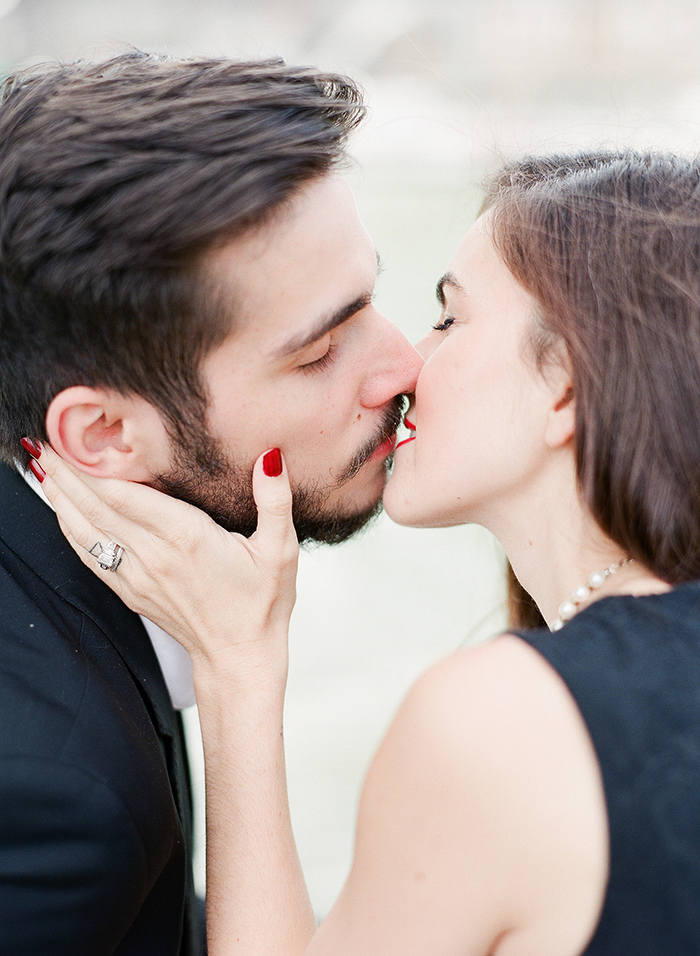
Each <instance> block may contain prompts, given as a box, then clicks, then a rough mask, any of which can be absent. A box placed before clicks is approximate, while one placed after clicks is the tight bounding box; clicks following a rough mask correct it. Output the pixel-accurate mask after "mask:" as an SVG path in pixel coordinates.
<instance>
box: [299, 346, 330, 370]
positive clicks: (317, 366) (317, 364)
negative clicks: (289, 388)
mask: <svg viewBox="0 0 700 956" xmlns="http://www.w3.org/2000/svg"><path fill="white" fill-rule="evenodd" d="M335 349H336V346H335V345H333V344H331V345H329V346H328V351H327V352H325V353H324V354H323V355H322V356H321V358H318V359H315V360H314V361H313V362H307V363H306V365H300V366H299V368H300V369H301V371H302V372H320V371H321V370H322V369H324V368H326V366H328V365H330V364H331V362H332V361H333V359H334V358H335Z"/></svg>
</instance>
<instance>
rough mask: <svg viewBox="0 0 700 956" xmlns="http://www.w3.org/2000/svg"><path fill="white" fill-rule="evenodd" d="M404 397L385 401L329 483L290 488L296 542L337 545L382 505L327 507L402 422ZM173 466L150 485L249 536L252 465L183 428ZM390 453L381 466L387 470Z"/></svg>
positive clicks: (253, 512)
mask: <svg viewBox="0 0 700 956" xmlns="http://www.w3.org/2000/svg"><path fill="white" fill-rule="evenodd" d="M402 412H403V398H402V397H401V396H397V397H396V398H395V399H394V400H393V402H392V403H391V404H390V406H389V408H388V410H387V412H386V414H385V417H384V420H383V422H382V424H381V426H380V428H379V429H378V430H377V433H376V434H375V436H374V437H373V438H372V439H371V440H369V441H367V442H366V443H365V444H364V445H363V446H362V448H360V450H359V451H358V452H356V454H355V455H353V458H352V460H351V461H350V463H349V464H348V466H347V467H346V468H345V469H344V470H343V472H342V473H341V474H340V475H338V476H334V477H335V483H334V484H333V485H332V486H331V487H324V486H321V484H320V483H318V482H313V481H307V482H304V483H301V484H299V485H298V486H297V487H295V488H293V489H292V517H293V520H294V527H295V529H296V533H297V537H298V539H299V542H300V543H302V542H304V541H317V542H319V543H322V544H339V543H340V542H341V541H346V540H347V539H348V538H350V537H351V536H352V535H353V534H355V533H356V532H358V531H359V530H360V529H361V528H364V527H365V526H366V525H367V524H368V523H369V522H370V521H371V520H372V519H373V518H375V517H376V516H377V515H378V514H379V513H380V511H381V509H382V504H381V500H380V501H377V502H376V503H374V504H373V505H371V506H370V507H368V508H365V509H363V510H362V511H358V512H351V511H348V510H343V508H342V507H341V506H339V505H335V506H331V507H329V506H328V505H327V501H328V498H329V497H330V495H331V493H332V492H333V491H336V490H337V489H338V488H341V487H342V486H343V485H345V484H347V482H349V481H350V480H351V479H352V478H354V477H355V475H357V474H358V472H359V471H360V469H361V468H362V467H363V465H365V464H366V463H367V462H368V461H369V460H370V458H371V457H372V455H373V453H374V452H375V451H376V450H377V448H379V446H380V445H381V444H382V442H384V441H386V439H387V438H390V437H391V436H392V435H393V434H394V433H395V432H396V429H397V428H398V426H399V424H400V423H401V417H402ZM173 447H174V464H173V467H172V469H171V470H170V471H169V472H168V473H167V474H163V475H157V476H156V478H155V480H154V484H155V486H156V487H157V488H158V489H159V490H161V491H164V492H166V493H167V494H169V495H172V496H173V497H174V498H180V499H181V500H182V501H187V502H188V503H189V504H191V505H195V506H196V507H197V508H201V509H202V511H205V512H206V513H207V514H208V515H209V516H210V517H211V518H213V519H214V521H216V523H217V524H220V525H221V526H222V527H223V528H225V529H226V530H227V531H237V532H238V533H239V534H242V535H245V536H246V537H250V535H251V534H253V532H254V531H255V529H256V527H257V523H258V512H257V508H256V506H255V500H254V499H253V491H252V478H251V476H252V463H251V464H250V465H249V466H248V467H241V466H240V465H237V464H235V463H233V462H232V461H230V460H229V458H228V456H227V455H226V452H225V451H224V449H223V448H222V446H221V443H220V442H219V440H218V439H216V438H214V437H213V436H212V435H210V434H208V433H207V432H206V430H202V431H201V432H200V431H197V432H194V431H192V430H190V429H188V431H187V434H186V435H181V436H179V437H178V438H177V439H174V441H173ZM392 461H393V456H389V457H388V458H387V459H386V461H385V463H384V467H385V469H386V470H387V471H388V469H389V467H390V465H391V462H392Z"/></svg>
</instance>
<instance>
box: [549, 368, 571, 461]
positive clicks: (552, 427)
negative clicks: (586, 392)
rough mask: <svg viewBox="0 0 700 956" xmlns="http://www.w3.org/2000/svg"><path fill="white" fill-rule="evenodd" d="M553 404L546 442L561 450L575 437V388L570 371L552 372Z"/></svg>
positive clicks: (551, 446) (559, 370)
mask: <svg viewBox="0 0 700 956" xmlns="http://www.w3.org/2000/svg"><path fill="white" fill-rule="evenodd" d="M551 374H552V386H553V387H552V404H551V407H550V409H549V415H548V417H547V429H546V432H545V441H546V442H547V444H548V445H549V447H550V448H561V447H563V446H564V445H566V444H567V443H568V442H569V441H571V439H572V438H573V435H574V430H575V428H576V400H575V397H574V386H573V383H572V381H571V376H570V375H569V373H568V371H567V370H566V369H565V368H563V367H559V368H558V369H556V371H554V370H552V372H551Z"/></svg>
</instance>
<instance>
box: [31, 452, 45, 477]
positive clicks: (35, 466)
mask: <svg viewBox="0 0 700 956" xmlns="http://www.w3.org/2000/svg"><path fill="white" fill-rule="evenodd" d="M29 470H30V471H31V473H32V474H33V475H34V477H35V478H36V480H37V481H38V482H39V483H41V482H42V481H43V480H44V478H46V472H45V471H44V469H43V468H42V467H41V465H40V464H39V462H38V461H34V459H33V458H32V459H31V461H30V462H29Z"/></svg>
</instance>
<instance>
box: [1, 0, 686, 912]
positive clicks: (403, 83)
mask: <svg viewBox="0 0 700 956" xmlns="http://www.w3.org/2000/svg"><path fill="white" fill-rule="evenodd" d="M127 47H138V48H140V49H144V50H151V51H157V52H163V53H170V54H172V55H177V56H194V55H212V56H222V55H223V56H230V57H242V58H259V57H268V56H282V57H283V58H284V59H286V60H287V61H288V62H296V63H309V64H313V65H316V66H319V67H323V68H327V69H331V70H336V71H344V72H347V73H349V74H351V75H352V76H354V77H355V78H356V79H357V80H359V81H360V83H361V84H362V85H363V86H364V88H365V89H366V91H367V94H368V99H369V103H370V106H371V114H370V117H369V119H368V121H367V123H366V124H365V127H364V129H362V130H361V132H359V133H358V134H357V136H356V139H355V141H354V148H353V154H354V157H355V158H356V160H357V163H356V165H355V166H354V167H353V168H352V169H351V170H350V172H349V177H350V180H351V182H352V185H353V186H354V188H355V191H356V195H357V200H358V205H359V207H360V211H361V213H362V216H363V218H364V220H365V222H366V224H367V226H368V228H369V230H370V233H371V235H372V236H373V238H374V240H375V243H376V246H377V249H378V250H379V252H380V254H381V257H382V260H383V263H384V266H385V272H384V274H383V276H382V277H381V279H380V282H379V288H378V303H379V307H380V308H382V309H383V310H384V311H385V312H386V313H387V314H388V315H389V316H390V317H391V318H392V319H393V320H394V321H395V322H396V323H397V324H398V325H399V326H400V327H401V328H402V329H403V330H404V331H405V333H406V334H407V335H408V336H409V337H410V338H411V339H412V340H414V341H415V340H417V339H419V338H420V337H422V335H424V334H425V332H426V331H427V329H428V327H429V325H430V324H431V323H432V322H434V321H435V319H436V315H437V307H436V304H435V298H434V292H433V290H434V287H435V282H436V280H437V278H438V277H439V276H440V275H441V274H442V273H443V272H444V271H445V267H446V265H447V262H448V261H449V259H450V256H451V254H452V252H453V251H454V248H455V247H456V245H457V244H458V242H459V240H460V238H461V236H462V234H463V233H464V232H465V231H466V228H467V226H468V225H469V224H470V222H471V221H472V219H473V218H474V215H475V211H476V209H477V208H478V204H479V199H480V192H479V182H480V181H481V180H482V178H483V176H484V174H485V173H487V172H488V171H489V170H492V169H494V168H495V167H496V166H497V165H498V163H499V162H500V161H501V160H502V159H503V158H506V157H509V156H511V155H514V154H520V153H523V152H551V151H553V150H558V149H564V148H567V147H582V146H601V145H606V146H623V145H624V146H649V145H653V146H660V147H667V148H671V149H674V150H677V151H681V152H693V153H694V152H696V150H697V144H698V142H700V139H699V134H700V0H342V2H341V0H0V75H5V74H7V73H8V72H9V71H11V70H13V69H15V68H17V67H19V66H22V65H29V64H32V63H35V62H38V61H42V60H46V59H75V58H83V59H95V58H101V57H104V56H105V55H108V54H109V53H113V52H117V51H121V50H123V49H125V48H127ZM502 568H503V559H502V555H501V553H500V551H499V548H498V545H497V544H496V543H495V542H494V541H493V540H492V539H491V538H490V536H489V535H488V534H487V533H486V532H484V531H482V530H481V529H479V528H475V527H465V528H453V529H444V530H411V529H405V528H399V527H396V526H394V525H392V524H391V522H389V521H388V520H387V519H385V518H381V519H380V520H379V521H378V522H377V523H376V524H375V525H374V526H373V527H371V528H370V529H369V530H368V531H367V532H366V533H364V534H363V535H362V536H361V537H360V538H358V539H357V540H355V541H352V542H349V543H347V544H345V545H342V546H340V547H337V548H333V549H328V548H323V549H317V550H312V551H309V552H306V553H305V554H304V555H302V561H301V570H300V579H299V598H298V604H297V608H296V610H295V613H294V619H293V631H292V653H291V674H290V681H289V694H288V703H287V717H286V739H287V747H288V764H289V778H290V799H291V803H292V815H293V820H294V825H295V832H296V835H297V841H298V844H299V850H300V854H301V857H302V862H303V864H304V867H305V871H306V873H307V878H308V882H309V888H310V891H311V896H312V900H313V902H314V905H315V907H316V910H317V913H318V915H319V916H321V917H322V916H323V915H324V914H325V913H326V912H327V910H328V908H329V906H330V904H331V903H332V901H333V899H334V898H335V896H336V895H337V893H338V892H339V890H340V887H341V886H342V883H343V881H344V878H345V876H346V874H347V870H348V867H349V864H350V859H351V853H352V843H353V822H354V817H355V811H356V805H357V797H358V792H359V788H360V786H361V782H362V777H363V774H364V772H365V770H366V767H367V765H368V763H369V761H370V759H371V756H372V753H373V751H374V749H375V748H376V746H377V743H378V742H379V740H380V738H381V736H382V734H383V732H384V731H385V729H386V727H387V724H388V722H389V721H390V720H391V716H392V714H393V713H394V711H395V709H396V707H397V706H398V703H399V701H400V699H401V697H402V695H403V694H404V693H405V691H406V689H407V688H408V687H409V686H410V684H411V683H412V682H413V680H414V679H415V678H416V676H417V675H418V674H419V673H420V672H421V671H422V670H423V669H425V668H426V667H427V666H429V664H430V663H431V662H433V661H435V660H437V659H438V658H439V657H441V656H443V655H445V654H447V653H449V652H450V651H452V650H453V649H455V648H456V647H458V646H460V645H461V644H464V643H465V642H469V641H479V640H483V639H486V638H488V637H489V636H491V635H492V634H494V633H496V632H497V631H498V630H499V629H500V627H501V626H502V624H503V621H504V614H503V597H504V591H503V587H502V582H501V577H502ZM187 722H188V727H189V730H190V737H191V742H192V749H193V751H194V759H195V764H196V765H197V766H198V767H200V765H201V757H200V755H199V754H198V753H197V718H196V712H195V711H194V710H193V709H192V710H190V711H189V712H187ZM197 786H198V791H199V796H200V799H199V803H198V805H199V813H200V834H201V833H202V827H201V819H202V816H201V815H202V813H203V801H202V790H201V769H200V770H199V771H198V773H197ZM200 845H201V844H200ZM197 876H198V881H199V883H200V886H203V882H204V867H203V855H202V853H201V849H200V852H199V855H198V859H197Z"/></svg>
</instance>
